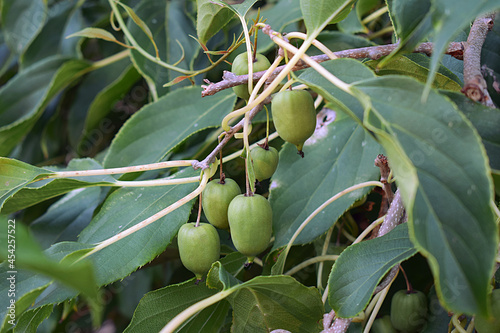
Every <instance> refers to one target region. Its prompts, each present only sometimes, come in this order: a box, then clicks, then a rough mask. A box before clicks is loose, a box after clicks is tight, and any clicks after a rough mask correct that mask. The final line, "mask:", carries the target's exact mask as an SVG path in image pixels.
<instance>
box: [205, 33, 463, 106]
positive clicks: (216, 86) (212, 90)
mask: <svg viewBox="0 0 500 333" xmlns="http://www.w3.org/2000/svg"><path fill="white" fill-rule="evenodd" d="M397 46H398V44H388V45H377V46H368V47H362V48H357V49H349V50H343V51H338V52H333V54H334V55H335V56H336V57H337V58H353V59H361V58H368V59H373V60H377V59H380V58H381V57H383V56H386V55H388V54H390V53H391V52H392V51H394V49H396V47H397ZM432 48H433V43H422V44H420V45H419V46H418V47H417V48H416V49H415V50H414V51H413V52H415V53H424V54H426V55H431V54H432ZM463 49H464V46H463V43H461V42H452V43H450V44H449V46H448V49H447V50H446V52H445V53H446V54H449V55H451V56H453V57H455V58H457V59H462V56H463ZM311 59H313V60H314V61H316V62H318V63H320V62H325V61H328V60H330V58H329V56H328V55H326V54H321V55H316V56H311ZM308 67H309V65H308V64H306V63H304V62H300V65H296V66H294V67H293V68H292V71H298V70H301V69H304V68H308ZM283 68H285V65H283V66H279V67H278V68H276V69H275V70H274V72H273V74H272V75H271V77H270V78H269V80H272V79H273V78H274V77H276V75H278V74H279V73H280V72H281V71H282V70H283ZM264 73H265V71H262V72H257V73H254V74H253V80H254V82H256V81H258V80H259V79H260V78H261V77H262V75H264ZM205 83H207V84H208V85H203V86H202V88H203V91H202V93H201V96H202V97H205V96H211V95H214V94H216V93H218V92H219V91H222V90H224V89H228V88H231V87H235V86H238V85H240V84H247V83H248V75H234V74H233V73H231V72H228V71H224V74H223V75H222V81H219V82H217V83H213V82H210V81H208V80H205Z"/></svg>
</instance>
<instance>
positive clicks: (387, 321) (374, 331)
mask: <svg viewBox="0 0 500 333" xmlns="http://www.w3.org/2000/svg"><path fill="white" fill-rule="evenodd" d="M370 332H371V333H396V329H395V328H394V327H393V326H392V323H391V317H390V316H383V317H382V318H377V319H375V321H374V322H373V325H372V328H371V330H370Z"/></svg>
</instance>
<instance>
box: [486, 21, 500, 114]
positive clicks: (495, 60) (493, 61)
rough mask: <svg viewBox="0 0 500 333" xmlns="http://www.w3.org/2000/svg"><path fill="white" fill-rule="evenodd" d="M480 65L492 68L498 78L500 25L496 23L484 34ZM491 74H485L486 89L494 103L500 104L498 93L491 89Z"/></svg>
mask: <svg viewBox="0 0 500 333" xmlns="http://www.w3.org/2000/svg"><path fill="white" fill-rule="evenodd" d="M481 65H482V66H486V67H487V68H489V69H490V70H492V71H493V75H494V76H495V77H496V78H497V80H498V78H500V25H498V24H495V25H493V28H492V29H491V30H490V31H489V32H488V34H487V35H486V40H485V41H484V44H483V47H482V49H481ZM491 76H492V74H491V73H488V75H485V79H486V81H487V82H488V90H489V93H490V96H491V99H492V100H493V102H494V103H495V105H500V94H499V93H498V92H497V91H496V90H495V89H494V88H493V89H492V87H491V85H492V84H493V82H492V81H493V80H492V78H491Z"/></svg>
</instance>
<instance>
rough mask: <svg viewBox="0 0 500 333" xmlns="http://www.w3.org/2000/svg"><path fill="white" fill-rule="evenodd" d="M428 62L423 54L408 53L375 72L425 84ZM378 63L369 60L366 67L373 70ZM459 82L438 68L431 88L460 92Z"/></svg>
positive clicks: (441, 68)
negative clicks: (401, 76)
mask: <svg viewBox="0 0 500 333" xmlns="http://www.w3.org/2000/svg"><path fill="white" fill-rule="evenodd" d="M429 61H430V59H429V58H428V57H427V56H425V55H423V54H415V53H410V54H407V55H405V56H402V57H396V58H393V59H391V60H390V61H388V62H387V63H386V64H385V65H384V66H383V67H382V68H380V69H378V70H377V74H378V75H392V74H397V75H406V76H409V77H413V78H415V79H417V80H419V81H420V82H424V83H425V82H426V81H427V75H428V74H429V69H428V68H429V66H428V65H429ZM379 63H380V61H379V60H370V61H368V62H367V63H366V65H367V66H370V67H371V68H373V69H374V70H375V69H376V68H377V65H378V64H379ZM459 82H460V79H459V78H458V77H457V76H456V75H455V74H453V73H452V72H451V71H449V70H448V69H446V68H445V67H444V66H440V67H439V69H438V73H437V74H436V78H435V79H434V82H432V87H433V88H435V89H445V90H453V91H460V90H461V89H462V87H461V85H460V83H459Z"/></svg>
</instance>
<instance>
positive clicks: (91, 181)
mask: <svg viewBox="0 0 500 333" xmlns="http://www.w3.org/2000/svg"><path fill="white" fill-rule="evenodd" d="M18 163H20V162H18ZM91 169H102V166H101V165H100V164H99V163H97V162H96V161H94V160H92V159H89V158H88V159H74V160H71V162H70V163H69V164H68V167H67V168H66V169H65V171H75V170H91ZM115 181H116V179H115V178H113V177H112V176H109V175H104V176H91V177H71V178H57V179H45V180H40V181H37V182H33V183H30V184H27V185H25V184H26V182H22V183H21V184H20V185H18V186H16V187H14V188H15V189H17V190H16V191H15V193H14V192H13V193H11V192H10V191H9V192H7V193H6V199H5V202H4V205H3V208H2V213H4V214H9V213H13V212H16V211H18V210H20V209H24V208H26V207H29V206H32V205H34V204H37V203H39V202H42V201H44V200H47V199H50V198H54V197H57V196H59V195H62V194H65V193H68V192H70V191H72V190H75V189H78V188H83V187H90V186H113V185H114V184H113V183H114V182H115ZM19 186H23V187H22V188H18V187H19Z"/></svg>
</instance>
